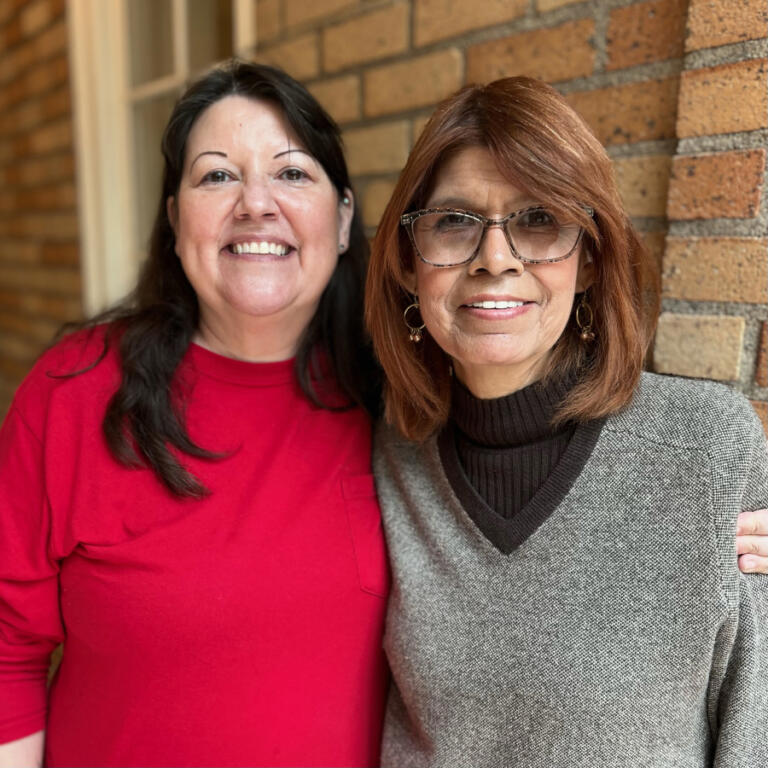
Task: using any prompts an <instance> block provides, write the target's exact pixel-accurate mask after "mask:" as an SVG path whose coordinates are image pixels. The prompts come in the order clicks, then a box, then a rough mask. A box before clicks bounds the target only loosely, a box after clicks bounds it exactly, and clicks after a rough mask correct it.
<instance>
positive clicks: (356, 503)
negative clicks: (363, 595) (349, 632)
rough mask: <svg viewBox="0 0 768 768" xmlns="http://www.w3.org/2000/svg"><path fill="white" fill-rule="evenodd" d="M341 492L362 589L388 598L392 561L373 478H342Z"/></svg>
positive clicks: (362, 476)
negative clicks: (390, 563) (386, 542)
mask: <svg viewBox="0 0 768 768" xmlns="http://www.w3.org/2000/svg"><path fill="white" fill-rule="evenodd" d="M341 492H342V495H343V497H344V506H345V508H346V511H347V520H348V521H349V529H350V532H351V534H352V544H353V546H354V549H355V563H356V565H357V575H358V578H359V579H360V587H361V589H362V590H363V591H364V592H369V593H370V594H372V595H376V596H378V597H386V596H387V594H388V593H389V562H388V559H387V547H386V544H385V542H384V531H383V529H382V526H381V511H380V510H379V502H378V499H377V498H376V486H375V485H374V482H373V475H352V476H348V477H342V478H341Z"/></svg>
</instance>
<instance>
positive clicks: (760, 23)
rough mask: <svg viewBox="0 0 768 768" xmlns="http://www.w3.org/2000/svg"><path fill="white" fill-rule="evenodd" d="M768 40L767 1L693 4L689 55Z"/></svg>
mask: <svg viewBox="0 0 768 768" xmlns="http://www.w3.org/2000/svg"><path fill="white" fill-rule="evenodd" d="M762 37H768V5H766V3H765V0H738V2H733V0H690V4H689V7H688V33H687V36H686V39H685V48H686V50H687V51H695V50H698V49H699V48H713V47H715V46H718V45H727V44H729V43H741V42H743V41H745V40H759V39H760V38H762Z"/></svg>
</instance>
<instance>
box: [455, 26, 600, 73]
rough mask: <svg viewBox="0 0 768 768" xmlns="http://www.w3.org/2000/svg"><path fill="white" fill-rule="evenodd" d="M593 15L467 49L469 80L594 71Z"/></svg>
mask: <svg viewBox="0 0 768 768" xmlns="http://www.w3.org/2000/svg"><path fill="white" fill-rule="evenodd" d="M594 32H595V24H594V22H593V21H592V20H591V19H582V20H580V21H569V22H567V23H566V24H561V25H560V26H557V27H548V28H545V29H535V30H531V31H528V32H523V33H521V34H517V35H512V36H511V37H505V38H502V39H501V40H491V41H490V42H487V43H480V44H479V45H473V46H471V47H469V48H468V49H467V78H466V79H467V82H470V83H485V82H490V81H491V80H496V79H498V78H500V77H509V76H512V75H528V76H529V77H538V78H540V79H541V80H547V81H549V82H557V81H560V80H570V79H572V78H574V77H586V76H588V75H591V74H592V72H593V70H594V66H595V48H594V43H593V41H592V36H593V35H594Z"/></svg>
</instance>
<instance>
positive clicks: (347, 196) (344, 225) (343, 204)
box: [339, 187, 355, 253]
mask: <svg viewBox="0 0 768 768" xmlns="http://www.w3.org/2000/svg"><path fill="white" fill-rule="evenodd" d="M354 216H355V197H354V195H353V194H352V190H351V189H349V188H348V187H345V188H344V194H343V195H342V196H341V197H340V198H339V248H340V250H341V252H342V253H343V252H344V251H346V250H347V248H349V233H350V230H351V229H352V219H353V218H354ZM341 246H344V247H343V248H341Z"/></svg>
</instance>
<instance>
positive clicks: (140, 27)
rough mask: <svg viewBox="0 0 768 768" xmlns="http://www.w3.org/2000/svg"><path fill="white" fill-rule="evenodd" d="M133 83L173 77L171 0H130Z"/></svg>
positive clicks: (137, 83)
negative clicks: (166, 76) (168, 76)
mask: <svg viewBox="0 0 768 768" xmlns="http://www.w3.org/2000/svg"><path fill="white" fill-rule="evenodd" d="M127 5H128V25H129V35H130V52H131V54H130V59H131V84H132V85H141V84H142V83H146V82H148V81H149V80H154V79H155V78H158V77H164V76H165V75H170V74H173V30H172V28H171V0H128V3H127Z"/></svg>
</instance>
